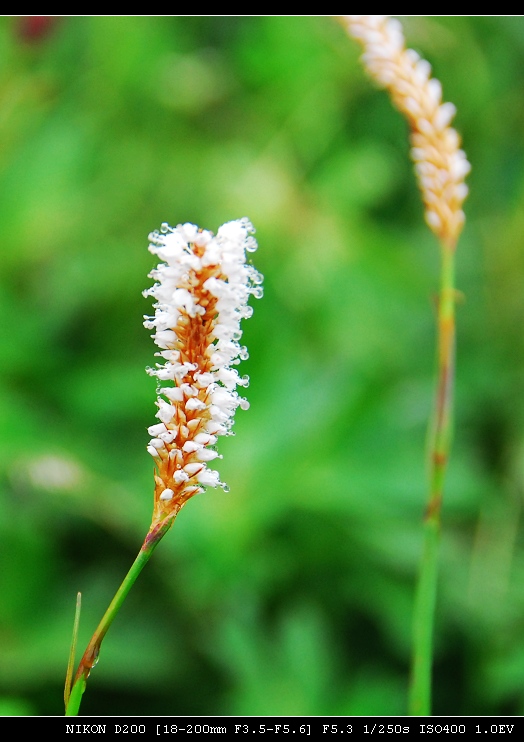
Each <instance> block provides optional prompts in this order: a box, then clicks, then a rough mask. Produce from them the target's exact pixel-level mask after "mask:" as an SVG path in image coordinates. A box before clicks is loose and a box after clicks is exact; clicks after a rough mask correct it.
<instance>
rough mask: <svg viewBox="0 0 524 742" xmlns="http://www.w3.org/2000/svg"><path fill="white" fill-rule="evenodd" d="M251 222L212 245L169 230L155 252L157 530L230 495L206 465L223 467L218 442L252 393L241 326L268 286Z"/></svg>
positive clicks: (193, 233) (181, 229)
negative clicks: (194, 507)
mask: <svg viewBox="0 0 524 742" xmlns="http://www.w3.org/2000/svg"><path fill="white" fill-rule="evenodd" d="M254 231H255V230H254V228H253V226H252V224H251V222H250V221H249V220H248V219H239V220H237V221H233V222H228V223H227V224H224V225H222V226H221V227H220V229H219V230H218V232H217V234H216V236H215V235H213V233H212V232H208V231H205V230H200V229H199V228H198V227H196V226H195V225H194V224H182V225H178V226H177V227H175V228H172V227H170V226H168V225H167V224H163V225H162V228H161V230H160V232H153V233H152V234H151V235H150V245H149V250H150V252H152V253H153V254H154V255H157V256H158V257H159V258H160V260H161V261H162V262H161V263H160V264H159V265H158V266H157V267H156V268H155V269H154V270H153V271H151V273H150V277H151V278H152V279H153V280H154V281H155V283H154V285H153V286H152V287H151V288H150V289H148V290H147V291H145V292H144V295H145V296H152V297H154V299H155V300H156V302H155V304H154V308H155V315H154V317H146V318H145V322H144V325H145V327H146V328H147V329H150V330H154V334H153V335H152V337H153V339H154V341H155V343H156V345H157V346H158V347H159V348H160V350H159V351H158V352H157V354H156V355H157V356H158V357H159V358H160V359H161V362H160V363H157V364H156V366H155V368H149V369H148V373H149V374H150V375H151V376H156V377H157V379H158V380H159V389H158V394H159V396H158V400H157V405H158V412H157V414H156V417H157V418H158V420H159V422H158V423H156V424H155V425H152V426H151V427H150V428H149V434H150V435H151V441H150V443H149V445H148V451H149V453H150V454H151V455H152V456H153V458H154V460H155V464H156V472H155V504H154V514H153V522H160V521H162V520H164V519H165V518H166V517H168V516H172V515H176V513H177V512H178V511H179V510H180V508H181V507H182V505H184V503H185V502H187V500H188V499H189V498H190V497H192V496H193V495H195V494H197V493H198V492H202V491H203V487H204V486H210V487H217V486H221V487H223V488H226V485H224V483H223V482H221V481H220V478H219V474H218V472H217V471H215V470H213V469H210V468H209V466H208V463H209V462H210V461H212V460H213V459H215V458H217V457H218V453H217V452H216V451H215V448H214V445H215V443H216V441H217V437H218V436H220V435H227V434H228V433H229V432H230V429H231V426H232V424H233V417H234V414H235V411H236V409H237V407H241V408H242V409H247V408H248V407H249V403H248V402H247V400H246V399H244V398H243V397H241V396H240V395H239V394H238V392H237V391H236V389H237V387H239V386H240V387H245V386H247V385H248V382H249V379H248V377H247V376H242V377H241V376H240V375H239V374H238V371H237V369H236V366H237V365H238V364H239V363H240V361H241V360H243V359H245V358H247V349H246V348H245V347H243V346H241V345H240V343H239V341H240V338H241V335H242V332H241V329H240V323H241V320H242V319H245V318H247V317H250V316H251V315H252V313H253V310H252V308H251V307H250V306H248V299H249V297H250V296H251V295H252V294H253V295H254V296H255V297H257V298H259V297H260V296H262V287H261V283H262V276H261V275H260V273H258V271H257V270H255V268H254V267H253V266H252V265H250V264H248V263H247V261H246V253H248V252H254V251H255V250H256V249H257V243H256V240H255V238H254V237H253V233H254Z"/></svg>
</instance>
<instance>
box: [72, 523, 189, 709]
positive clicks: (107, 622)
mask: <svg viewBox="0 0 524 742" xmlns="http://www.w3.org/2000/svg"><path fill="white" fill-rule="evenodd" d="M175 517H176V512H175V513H173V514H172V515H171V516H169V517H168V518H166V519H165V520H163V521H161V522H160V523H158V524H155V525H152V526H151V528H150V529H149V531H148V533H147V536H146V538H145V540H144V543H143V544H142V548H141V549H140V551H139V552H138V556H137V558H136V559H135V561H134V562H133V564H132V565H131V568H130V570H129V572H128V573H127V575H126V576H125V577H124V580H123V582H122V584H121V585H120V587H119V588H118V590H117V591H116V593H115V596H114V598H113V600H112V601H111V603H110V604H109V607H108V609H107V610H106V612H105V613H104V616H103V618H102V620H101V621H100V623H99V624H98V627H97V629H96V631H95V633H94V634H93V636H92V637H91V640H90V641H89V644H88V645H87V648H86V650H85V652H84V654H83V656H82V659H81V660H80V663H79V665H78V669H77V671H76V675H75V680H74V684H73V687H72V689H71V693H70V695H69V700H68V702H67V705H66V716H76V715H77V714H78V710H79V708H80V703H81V701H82V694H83V693H84V690H85V688H86V684H87V679H88V677H89V674H90V672H91V670H92V668H93V667H94V666H95V665H96V663H97V661H98V655H99V652H100V645H101V644H102V640H103V639H104V637H105V635H106V634H107V631H108V629H109V627H110V626H111V624H112V623H113V620H114V618H115V616H116V615H117V613H118V611H119V610H120V608H121V606H122V603H123V602H124V600H125V598H126V596H127V594H128V593H129V591H130V590H131V588H132V587H133V585H134V583H135V581H136V579H137V577H138V575H139V574H140V572H141V571H142V570H143V568H144V567H145V565H146V564H147V562H148V561H149V559H150V557H151V555H152V553H153V551H154V550H155V548H156V547H157V546H158V544H159V543H160V541H161V540H162V538H163V537H164V536H165V534H166V533H167V532H168V531H169V529H170V528H171V526H172V525H173V523H174V520H175Z"/></svg>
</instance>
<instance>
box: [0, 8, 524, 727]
mask: <svg viewBox="0 0 524 742" xmlns="http://www.w3.org/2000/svg"><path fill="white" fill-rule="evenodd" d="M402 21H403V24H404V30H405V34H406V38H407V43H408V45H409V46H411V47H413V48H415V49H416V50H417V51H419V53H421V54H422V55H423V56H424V57H426V58H427V59H428V60H429V61H430V62H431V63H432V65H433V69H434V73H435V75H436V76H437V77H438V78H439V79H440V80H441V82H442V84H443V89H444V100H450V101H452V102H453V103H455V105H456V106H457V109H458V113H457V116H456V119H455V126H456V128H457V129H458V130H459V131H460V133H461V134H462V135H463V139H464V148H465V150H466V152H467V154H468V157H469V159H470V161H471V163H472V166H473V170H472V173H471V176H470V177H469V178H468V184H469V186H470V190H471V194H470V197H469V199H468V201H467V202H466V214H467V225H466V229H465V232H464V234H463V237H462V239H461V242H460V245H459V252H458V256H457V259H458V264H457V271H458V278H457V284H458V288H459V289H460V291H461V292H462V293H461V299H460V304H459V308H458V368H457V383H456V428H455V440H454V449H453V456H452V461H451V466H450V470H449V477H448V481H447V487H446V496H445V503H444V511H443V536H442V547H441V561H440V584H439V597H438V606H437V619H436V649H435V673H434V674H435V685H434V694H435V702H434V713H435V714H454V715H470V714H486V715H491V714H511V715H520V714H523V713H524V542H523V528H522V523H521V512H522V496H523V487H524V333H523V319H524V250H523V241H524V209H523V206H524V167H523V166H524V95H523V90H524V18H523V17H496V16H492V17H449V18H447V17H424V16H419V17H404V18H403V19H402ZM358 56H359V48H358V47H357V45H356V43H355V42H353V41H352V40H351V39H349V37H347V36H346V34H345V32H344V31H343V29H342V28H341V27H340V26H339V24H338V23H337V22H336V21H335V20H334V19H333V18H331V17H329V16H320V17H277V16H273V17H271V16H268V17H262V16H251V17H241V16H237V17H235V16H229V17H227V16H225V17H219V16H217V17H205V16H204V17H197V16H193V17H191V16H186V17H176V16H173V17H167V16H159V17H147V16H144V17H89V16H86V17H56V18H53V19H47V20H45V19H44V20H41V21H38V20H35V19H33V18H31V17H25V18H24V17H5V16H4V17H3V18H1V19H0V241H1V242H0V261H1V271H0V273H1V279H0V280H1V284H0V314H1V319H0V332H1V336H0V358H1V360H0V375H1V376H0V383H1V394H0V406H1V413H0V426H1V427H0V443H1V447H0V486H1V496H0V550H1V562H0V713H3V714H4V715H61V714H63V703H62V693H63V683H64V675H65V667H66V662H67V654H68V647H69V642H70V636H71V630H72V621H73V613H74V603H75V596H76V593H77V591H78V590H80V591H82V594H83V613H82V621H81V630H80V639H79V645H80V646H79V650H80V649H82V651H83V648H84V646H85V644H86V643H87V641H88V639H89V637H90V636H91V634H92V632H93V630H94V628H95V626H96V624H97V623H98V620H99V619H100V617H101V615H102V613H103V611H104V610H105V608H106V606H107V604H108V603H109V600H110V599H111V597H112V595H113V593H114V591H115V589H116V587H117V586H118V584H119V583H120V581H121V579H122V577H123V576H124V574H125V572H126V571H127V569H128V567H129V566H130V564H131V561H132V560H133V558H134V556H135V555H136V553H137V551H138V549H139V547H140V544H141V542H142V539H143V536H144V535H145V532H146V530H147V527H148V525H149V520H150V514H151V509H152V491H153V479H152V465H151V459H150V457H149V455H148V454H147V453H146V451H145V446H146V443H147V441H148V435H147V430H146V429H147V427H148V426H149V425H151V424H152V423H153V422H154V421H155V419H154V414H155V405H154V402H155V383H154V380H153V379H151V378H149V377H148V376H147V375H146V373H145V371H144V369H145V367H146V366H147V365H148V364H151V363H152V361H153V353H154V345H153V343H152V341H151V339H150V338H149V332H148V331H146V330H145V329H144V328H143V327H142V316H143V314H147V313H150V311H151V301H150V300H146V299H144V298H143V297H142V294H141V292H142V290H143V289H145V288H146V287H147V286H149V285H150V279H148V278H147V273H148V271H149V270H150V269H151V268H152V267H153V264H154V260H153V258H152V256H151V255H150V254H149V253H148V251H147V244H148V240H147V236H148V233H149V232H150V231H152V230H153V229H156V228H158V227H159V226H160V223H161V222H163V221H168V222H169V223H171V224H177V223H179V222H185V221H191V222H194V223H197V224H199V225H200V226H202V227H204V228H208V229H211V230H213V231H216V229H217V228H218V227H219V225H220V224H222V223H223V222H225V221H228V220H230V219H236V218H239V217H242V216H248V217H249V218H250V219H251V220H252V222H253V223H254V225H255V226H256V227H257V239H258V241H259V245H260V247H259V251H258V252H257V253H255V255H254V263H255V265H256V267H257V268H258V269H259V270H260V271H261V272H262V273H264V275H265V296H264V299H263V300H262V301H259V302H255V303H254V304H255V313H254V316H253V319H252V320H250V321H249V322H247V323H245V326H244V330H245V331H244V341H245V343H246V344H247V346H248V348H249V351H250V359H249V360H248V361H246V362H245V363H243V365H242V372H243V373H248V374H249V375H250V377H251V385H250V388H249V389H248V391H247V396H248V398H249V400H250V402H251V408H250V410H249V411H248V412H242V411H241V410H239V411H238V413H237V422H236V425H235V431H236V436H235V437H234V438H228V439H224V440H222V441H220V445H219V448H220V451H221V453H223V455H224V459H223V461H221V462H220V466H219V468H220V472H221V475H222V478H223V479H224V480H225V481H226V482H227V483H228V484H229V486H230V488H231V491H230V492H229V494H225V493H223V492H222V491H221V490H217V491H214V490H211V491H208V492H207V493H206V494H204V495H200V496H199V497H196V498H194V499H193V500H191V501H190V503H189V504H188V505H187V507H186V508H185V509H184V510H183V512H182V513H181V515H180V517H179V518H178V520H177V523H176V524H175V527H174V529H173V530H172V531H171V532H170V534H169V535H168V537H166V539H165V541H164V542H163V543H162V544H161V546H160V547H159V548H158V550H157V552H156V553H155V555H154V557H153V559H152V561H151V563H150V564H149V565H148V566H147V568H146V570H145V572H144V573H143V574H142V575H141V577H140V578H139V581H138V582H137V584H136V585H135V587H134V588H133V590H132V592H131V594H130V595H129V597H128V599H127V601H126V603H125V604H124V607H123V609H122V611H121V613H120V614H119V616H118V618H117V620H116V621H115V623H114V625H113V626H112V628H111V630H110V632H109V634H108V636H107V638H106V640H105V642H104V645H103V648H102V653H101V661H100V664H99V665H98V667H97V668H96V670H95V671H94V672H93V673H92V676H91V678H90V681H89V684H88V689H87V692H86V694H85V697H84V701H83V704H82V709H81V712H82V714H85V715H86V714H103V715H128V714H137V715H152V714H164V715H181V714H188V715H211V714H213V715H215V714H217V715H237V714H239V715H240V714H245V715H259V714H260V715H280V714H286V715H287V714H290V715H342V714H347V715H359V714H373V715H386V714H398V715H402V714H405V713H406V712H407V703H406V696H407V684H408V674H409V656H410V642H411V639H410V635H411V614H412V606H413V594H414V586H415V583H416V574H417V569H418V562H419V555H420V549H421V538H422V532H421V517H422V513H423V509H424V504H425V500H426V463H425V435H426V427H427V420H428V416H429V413H430V409H431V405H432V395H433V378H434V355H435V295H436V292H437V290H438V281H439V255H438V246H437V243H436V240H435V239H434V237H433V236H432V235H431V233H430V232H429V230H428V229H427V228H426V227H425V224H424V221H423V215H422V206H421V201H420V197H419V193H418V191H417V187H416V183H415V179H414V175H413V171H412V166H411V164H410V161H409V155H408V139H407V128H406V124H405V122H404V120H403V119H402V118H401V116H400V114H398V112H397V111H395V110H394V109H393V108H392V106H391V104H390V101H389V99H388V97H387V95H386V94H385V93H384V92H383V91H379V90H377V89H376V88H375V87H374V86H373V84H371V83H370V81H369V80H368V79H367V78H366V76H365V74H364V72H363V70H362V67H361V65H360V63H359V61H358Z"/></svg>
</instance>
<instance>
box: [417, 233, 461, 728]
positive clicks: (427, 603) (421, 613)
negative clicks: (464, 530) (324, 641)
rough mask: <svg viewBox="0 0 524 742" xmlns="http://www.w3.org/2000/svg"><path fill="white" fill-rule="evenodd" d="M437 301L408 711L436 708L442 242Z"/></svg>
mask: <svg viewBox="0 0 524 742" xmlns="http://www.w3.org/2000/svg"><path fill="white" fill-rule="evenodd" d="M441 258H442V266H441V268H442V271H441V285H440V296H439V303H438V357H437V388H436V394H435V406H434V412H433V417H432V421H431V425H430V428H429V438H428V449H429V457H430V458H429V498H428V504H427V509H426V513H425V516H424V546H423V553H422V559H421V564H420V573H419V579H418V585H417V593H416V598H415V610H414V622H413V655H412V665H411V683H410V693H409V713H410V714H411V715H413V716H428V715H429V714H430V713H431V672H432V664H433V625H434V618H435V603H436V595H437V579H438V551H439V540H440V524H441V508H442V496H443V490H444V480H445V475H446V469H447V464H448V459H449V453H450V448H451V438H452V432H453V382H454V375H455V245H454V244H449V243H443V244H442V250H441Z"/></svg>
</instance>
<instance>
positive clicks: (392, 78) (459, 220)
mask: <svg viewBox="0 0 524 742" xmlns="http://www.w3.org/2000/svg"><path fill="white" fill-rule="evenodd" d="M341 21H342V22H343V23H344V25H345V26H346V28H347V30H348V32H349V33H350V34H351V36H353V37H354V38H355V39H357V41H359V42H360V44H361V45H362V47H363V49H364V53H363V55H362V62H363V64H364V66H365V67H366V69H367V71H368V72H369V74H370V75H371V77H372V78H373V79H374V80H375V81H376V82H377V83H378V84H379V85H381V86H382V87H384V88H386V90H387V91H388V93H389V95H390V96H391V99H392V101H393V103H394V104H395V106H396V107H397V108H398V109H399V110H400V112H401V113H402V114H403V115H404V116H405V117H406V119H407V120H408V122H409V125H410V129H411V156H412V158H413V160H414V162H415V171H416V174H417V178H418V182H419V186H420V190H421V192H422V198H423V201H424V205H425V216H426V222H427V224H428V226H429V227H430V229H431V230H432V231H433V232H434V233H435V235H436V236H437V238H438V240H439V244H440V254H441V274H440V294H439V298H438V319H437V326H438V334H437V382H436V392H435V403H434V410H433V417H432V419H431V421H430V427H429V435H428V458H429V497H428V502H427V507H426V513H425V517H424V551H423V555H422V559H421V569H420V577H419V583H418V591H417V598H416V604H415V613H414V636H413V661H412V678H411V690H410V712H411V713H412V714H418V715H427V714H429V713H430V709H431V668H432V657H433V624H434V614H435V601H436V594H437V574H438V541H439V534H440V528H441V508H442V497H443V494H444V479H445V474H446V468H447V465H448V459H449V455H450V449H451V438H452V423H453V383H454V376H455V299H456V296H455V250H456V247H457V241H458V238H459V235H460V233H461V231H462V228H463V225H464V212H463V211H462V203H463V201H464V199H465V197H466V195H467V193H468V189H467V186H466V185H465V183H464V178H465V176H466V175H467V174H468V172H469V170H470V164H469V162H468V160H467V159H466V155H465V154H464V152H463V151H462V150H461V149H460V138H459V135H458V134H457V132H456V131H455V129H453V128H451V127H450V122H451V120H452V118H453V116H454V115H455V106H454V105H453V104H452V103H442V87H441V84H440V82H439V81H438V80H436V79H435V78H432V77H431V66H430V64H429V62H427V61H426V60H425V59H421V58H420V56H419V55H418V54H417V52H415V51H413V50H412V49H406V46H405V42H404V35H403V31H402V25H401V23H400V21H398V20H397V19H396V18H390V17H389V16H386V15H348V16H341Z"/></svg>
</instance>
